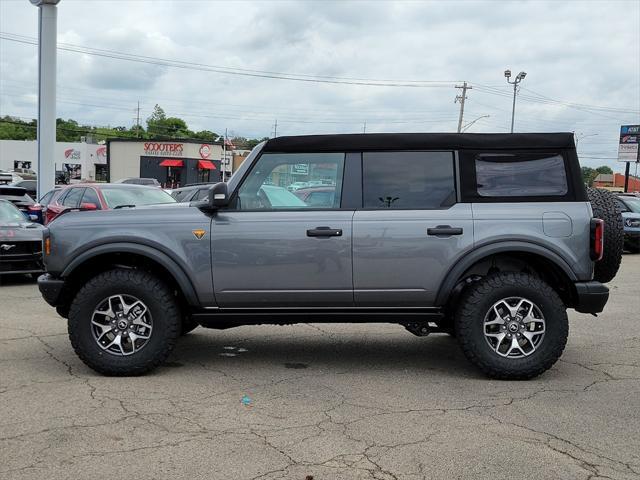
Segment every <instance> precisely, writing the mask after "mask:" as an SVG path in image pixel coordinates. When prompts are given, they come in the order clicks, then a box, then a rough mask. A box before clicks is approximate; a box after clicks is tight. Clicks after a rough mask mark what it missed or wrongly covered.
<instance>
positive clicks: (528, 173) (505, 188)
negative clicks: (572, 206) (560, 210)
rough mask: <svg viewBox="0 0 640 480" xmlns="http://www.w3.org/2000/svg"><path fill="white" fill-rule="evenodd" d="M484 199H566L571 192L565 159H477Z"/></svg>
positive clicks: (503, 156) (536, 156)
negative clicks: (549, 197)
mask: <svg viewBox="0 0 640 480" xmlns="http://www.w3.org/2000/svg"><path fill="white" fill-rule="evenodd" d="M475 167H476V183H477V189H478V194H479V195H480V196H481V197H523V196H533V197H536V196H543V197H545V196H552V197H556V196H557V197H562V196H564V195H566V194H567V192H568V184H567V173H566V171H565V165H564V160H563V158H562V156H561V155H559V154H552V153H551V154H550V153H540V154H535V153H530V154H529V153H520V154H510V153H487V154H484V153H483V154H480V155H477V156H476V159H475Z"/></svg>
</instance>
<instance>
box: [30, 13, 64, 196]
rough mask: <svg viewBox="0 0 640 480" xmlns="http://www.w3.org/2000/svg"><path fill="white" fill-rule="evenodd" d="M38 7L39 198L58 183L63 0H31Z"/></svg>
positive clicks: (37, 188) (37, 192)
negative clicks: (59, 48)
mask: <svg viewBox="0 0 640 480" xmlns="http://www.w3.org/2000/svg"><path fill="white" fill-rule="evenodd" d="M30 1H31V3H32V4H33V5H35V6H36V7H38V133H37V136H38V177H37V182H36V199H39V198H40V197H42V196H43V195H44V194H45V193H47V192H48V191H49V190H53V186H54V184H55V173H56V167H55V160H54V158H55V156H54V152H55V147H56V42H57V37H58V7H57V6H56V5H57V4H58V2H59V1H60V0H30Z"/></svg>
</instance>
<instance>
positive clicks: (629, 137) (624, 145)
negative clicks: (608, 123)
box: [618, 125, 640, 162]
mask: <svg viewBox="0 0 640 480" xmlns="http://www.w3.org/2000/svg"><path fill="white" fill-rule="evenodd" d="M639 140H640V125H623V126H621V127H620V140H619V142H618V161H619V162H640V149H639V148H638V146H639V144H638V142H639Z"/></svg>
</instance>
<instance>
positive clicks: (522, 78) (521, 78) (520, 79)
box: [504, 70, 527, 133]
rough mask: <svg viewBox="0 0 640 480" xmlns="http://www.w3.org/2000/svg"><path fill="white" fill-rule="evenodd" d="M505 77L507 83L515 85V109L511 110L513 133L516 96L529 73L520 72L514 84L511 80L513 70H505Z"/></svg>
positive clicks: (514, 106) (514, 105) (514, 103)
mask: <svg viewBox="0 0 640 480" xmlns="http://www.w3.org/2000/svg"><path fill="white" fill-rule="evenodd" d="M504 76H505V78H506V79H507V83H509V84H511V85H513V107H512V108H511V133H513V122H514V119H515V117H516V94H517V93H518V84H519V83H520V82H521V81H522V80H524V77H526V76H527V72H520V73H519V74H518V75H517V76H516V78H515V80H514V81H513V82H512V81H511V80H509V79H510V78H511V70H505V71H504Z"/></svg>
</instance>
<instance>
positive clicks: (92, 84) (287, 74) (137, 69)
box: [0, 0, 640, 173]
mask: <svg viewBox="0 0 640 480" xmlns="http://www.w3.org/2000/svg"><path fill="white" fill-rule="evenodd" d="M37 27H38V9H37V8H36V7H34V6H32V5H31V4H30V3H29V1H28V0H0V115H11V116H15V117H20V118H24V119H31V118H35V117H37V72H38V68H37V47H36V46H35V45H34V44H33V42H34V41H35V40H36V39H37V32H38V28H37ZM16 40H17V41H16ZM58 46H59V49H58V76H57V85H58V86H57V116H58V117H62V118H73V119H75V120H77V121H78V122H80V123H82V124H86V125H96V126H118V125H122V126H126V127H131V126H132V125H133V124H134V123H135V121H136V115H137V104H138V102H140V118H141V121H142V123H144V121H145V119H146V118H147V117H148V116H149V115H150V114H151V111H152V110H153V107H154V105H155V104H159V105H160V106H162V107H163V108H164V110H165V111H166V113H167V115H169V116H177V117H180V118H183V119H184V120H185V121H186V122H187V123H188V125H189V127H190V128H191V129H192V130H203V129H206V130H211V131H214V132H217V133H223V132H224V130H225V129H227V130H228V132H229V135H237V136H244V137H252V138H253V137H265V136H273V135H274V133H277V135H278V136H281V135H296V134H311V133H354V132H362V131H366V132H367V133H370V132H451V131H456V128H457V124H458V115H459V109H460V105H459V103H455V102H454V99H455V97H456V95H460V94H461V91H460V89H456V88H455V87H456V86H460V85H462V82H464V81H466V82H468V84H469V85H471V86H472V89H471V90H468V92H467V100H466V104H465V112H464V119H463V124H464V125H466V124H468V123H470V122H473V121H474V120H476V119H478V118H479V119H478V120H477V121H475V123H473V124H472V125H470V126H469V127H468V130H467V131H469V132H508V131H509V128H510V122H511V106H512V98H513V97H512V95H513V87H512V86H511V85H509V84H507V81H506V79H505V77H504V73H503V72H504V70H506V69H510V70H511V71H512V72H513V76H512V79H513V77H514V76H515V75H516V74H517V72H520V71H525V72H526V73H527V76H526V78H525V79H524V80H523V81H522V82H521V84H520V87H521V88H520V89H519V92H518V97H517V104H516V115H515V131H517V132H553V131H570V132H575V133H576V136H577V138H578V152H579V154H580V160H581V163H582V165H586V166H591V167H596V166H599V165H609V166H610V167H612V168H613V169H614V170H615V171H623V169H624V164H621V163H619V162H617V161H616V157H617V148H618V147H617V144H618V137H619V130H620V125H626V124H639V123H640V2H639V1H637V0H635V1H614V0H607V1H578V0H566V1H562V2H560V1H557V2H543V1H517V2H516V1H514V2H509V1H472V0H467V1H460V2H458V1H449V0H446V1H444V0H443V1H431V2H426V1H425V2H416V1H402V2H399V1H398V2H384V1H374V2H367V1H327V0H325V1H322V2H315V1H296V2H285V1H278V2H270V1H253V2H241V1H229V2H214V1H186V0H184V1H180V0H174V1H168V0H153V1H151V0H149V1H126V0H111V1H108V2H107V1H99V0H61V2H60V3H59V5H58ZM61 47H62V48H61ZM123 57H125V58H126V59H123ZM132 59H135V60H136V61H132ZM176 62H181V63H176ZM273 77H277V78H273ZM283 77H284V78H283ZM292 78H295V79H292ZM354 79H358V80H354ZM302 80H304V81H302ZM276 122H277V128H276V127H275V124H276ZM632 173H633V170H632Z"/></svg>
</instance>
